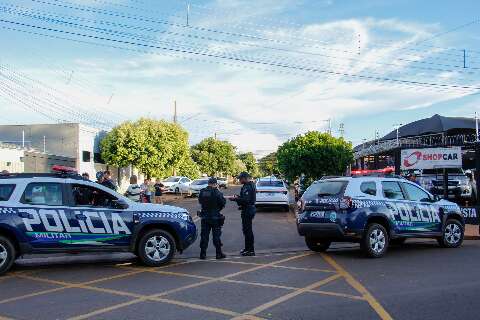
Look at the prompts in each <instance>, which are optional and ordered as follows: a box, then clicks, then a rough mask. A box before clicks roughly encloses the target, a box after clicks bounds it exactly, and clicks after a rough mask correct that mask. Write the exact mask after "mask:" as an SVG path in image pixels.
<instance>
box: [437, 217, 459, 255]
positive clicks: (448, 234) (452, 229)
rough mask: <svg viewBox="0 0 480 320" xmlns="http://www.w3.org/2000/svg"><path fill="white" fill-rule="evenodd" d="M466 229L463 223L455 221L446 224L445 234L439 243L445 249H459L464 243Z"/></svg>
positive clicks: (451, 220)
mask: <svg viewBox="0 0 480 320" xmlns="http://www.w3.org/2000/svg"><path fill="white" fill-rule="evenodd" d="M463 236H464V229H463V226H462V225H461V223H460V222H459V221H457V220H454V219H449V220H447V222H445V226H444V228H443V234H442V237H441V238H438V243H439V244H440V246H441V247H443V248H458V247H459V246H460V245H461V244H462V242H463Z"/></svg>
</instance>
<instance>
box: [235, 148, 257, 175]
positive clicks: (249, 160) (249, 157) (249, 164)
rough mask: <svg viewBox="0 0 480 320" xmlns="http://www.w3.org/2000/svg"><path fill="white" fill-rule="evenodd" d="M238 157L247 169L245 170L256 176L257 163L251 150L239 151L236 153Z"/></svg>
mask: <svg viewBox="0 0 480 320" xmlns="http://www.w3.org/2000/svg"><path fill="white" fill-rule="evenodd" d="M238 159H240V160H241V161H242V162H243V163H244V164H245V167H246V169H247V172H248V173H249V174H250V175H251V176H252V177H256V176H258V164H257V159H255V156H254V155H253V153H252V152H246V153H241V154H239V155H238Z"/></svg>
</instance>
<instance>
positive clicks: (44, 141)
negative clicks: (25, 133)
mask: <svg viewBox="0 0 480 320" xmlns="http://www.w3.org/2000/svg"><path fill="white" fill-rule="evenodd" d="M43 153H47V138H46V137H45V136H43Z"/></svg>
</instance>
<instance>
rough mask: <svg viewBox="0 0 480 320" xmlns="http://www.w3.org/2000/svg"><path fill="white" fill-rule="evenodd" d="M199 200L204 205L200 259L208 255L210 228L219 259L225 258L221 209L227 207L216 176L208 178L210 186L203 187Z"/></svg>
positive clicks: (201, 215) (223, 218) (201, 214)
mask: <svg viewBox="0 0 480 320" xmlns="http://www.w3.org/2000/svg"><path fill="white" fill-rule="evenodd" d="M198 202H200V205H201V206H202V211H201V213H200V217H201V218H202V231H201V233H200V237H201V239H200V259H202V260H204V259H206V257H207V247H208V240H209V239H208V238H209V236H210V230H211V231H212V238H213V245H214V246H215V249H216V251H217V255H216V257H217V259H225V258H226V256H225V255H224V254H223V252H222V241H221V240H220V237H221V235H222V226H223V222H224V220H225V217H224V216H223V215H222V214H220V211H221V210H222V209H223V208H225V203H226V200H225V198H224V197H223V194H222V193H221V192H220V191H219V190H218V183H217V179H216V178H210V179H208V187H206V188H204V189H202V190H201V191H200V194H199V195H198Z"/></svg>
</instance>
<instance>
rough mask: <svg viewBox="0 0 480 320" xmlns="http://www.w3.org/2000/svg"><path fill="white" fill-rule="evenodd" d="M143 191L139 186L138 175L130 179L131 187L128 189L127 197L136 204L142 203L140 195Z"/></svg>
mask: <svg viewBox="0 0 480 320" xmlns="http://www.w3.org/2000/svg"><path fill="white" fill-rule="evenodd" d="M141 192H142V190H141V189H140V186H139V185H138V178H137V176H136V175H133V176H131V177H130V185H129V186H128V188H127V192H125V196H126V197H127V198H128V199H130V200H132V201H135V202H140V193H141Z"/></svg>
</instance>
